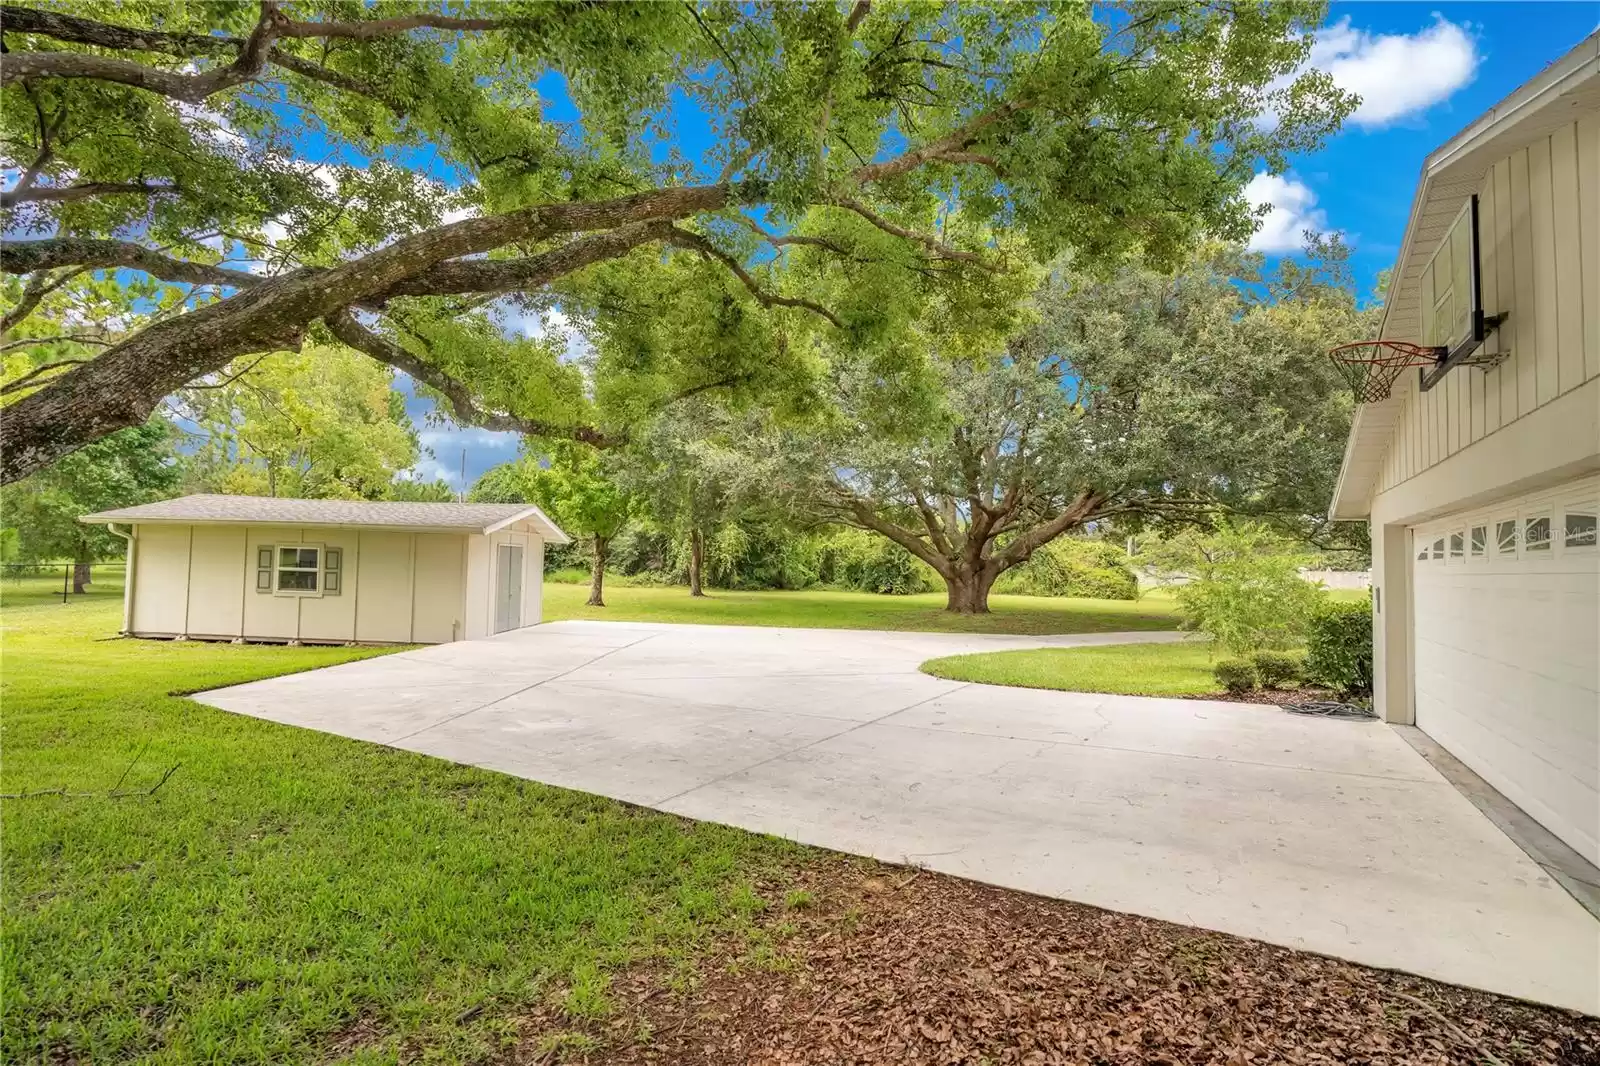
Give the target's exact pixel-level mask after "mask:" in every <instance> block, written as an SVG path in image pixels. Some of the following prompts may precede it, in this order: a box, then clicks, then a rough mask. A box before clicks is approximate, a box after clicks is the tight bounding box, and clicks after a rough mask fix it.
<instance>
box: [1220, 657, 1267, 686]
mask: <svg viewBox="0 0 1600 1066" xmlns="http://www.w3.org/2000/svg"><path fill="white" fill-rule="evenodd" d="M1211 675H1212V676H1213V677H1215V678H1216V679H1217V684H1219V685H1221V686H1222V687H1223V688H1225V689H1227V690H1228V691H1229V692H1234V693H1238V692H1249V691H1250V690H1251V689H1253V688H1255V687H1256V668H1255V667H1254V666H1252V665H1251V664H1250V661H1249V660H1248V659H1223V660H1222V661H1220V662H1219V663H1217V665H1216V666H1213V667H1212V668H1211Z"/></svg>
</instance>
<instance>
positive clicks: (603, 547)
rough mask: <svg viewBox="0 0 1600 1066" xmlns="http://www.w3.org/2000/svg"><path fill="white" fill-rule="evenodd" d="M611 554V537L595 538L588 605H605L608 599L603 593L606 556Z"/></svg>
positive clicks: (590, 566) (590, 569)
mask: <svg viewBox="0 0 1600 1066" xmlns="http://www.w3.org/2000/svg"><path fill="white" fill-rule="evenodd" d="M610 554H611V538H610V537H596V538H594V561H593V562H591V563H590V564H589V599H588V601H587V606H589V607H604V606H605V605H606V601H605V599H604V598H603V596H602V595H601V594H602V593H603V592H604V591H605V584H606V557H607V556H609V555H610Z"/></svg>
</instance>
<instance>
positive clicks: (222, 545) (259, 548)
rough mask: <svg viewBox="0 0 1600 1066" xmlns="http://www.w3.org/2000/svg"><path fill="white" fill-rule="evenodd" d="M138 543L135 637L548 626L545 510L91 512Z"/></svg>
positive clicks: (233, 503)
mask: <svg viewBox="0 0 1600 1066" xmlns="http://www.w3.org/2000/svg"><path fill="white" fill-rule="evenodd" d="M82 521H84V522H98V523H104V524H105V525H106V526H107V527H109V528H110V530H111V531H112V532H113V533H116V534H117V535H119V536H121V537H124V538H125V539H126V540H127V542H128V580H127V588H126V591H125V593H124V602H123V617H122V628H123V631H124V632H125V633H128V634H129V635H131V636H136V637H191V638H195V639H201V640H236V639H243V640H261V641H299V642H301V643H308V644H309V643H318V644H344V643H350V642H356V643H362V644H389V643H416V644H442V643H444V642H446V641H451V640H470V639H472V638H474V637H483V636H489V635H490V634H493V633H501V632H504V631H505V630H508V629H516V628H518V627H520V626H528V625H534V624H536V623H538V621H539V605H540V593H541V590H542V588H543V574H544V546H545V544H546V543H547V542H548V543H552V544H565V543H566V542H567V537H566V535H565V534H564V533H562V532H561V530H559V529H557V528H556V526H555V524H554V523H553V522H551V521H550V519H548V518H546V517H545V515H544V513H543V512H542V511H540V510H539V508H537V507H530V506H528V505H526V504H488V503H389V502H383V503H373V502H369V501H365V500H285V499H276V498H267V497H259V496H211V495H200V496H185V497H182V498H181V499H176V500H163V501H161V502H160V503H147V504H142V505H140V506H138V507H124V508H122V509H120V510H115V511H102V512H100V513H99V514H92V515H85V516H84V517H83V519H82Z"/></svg>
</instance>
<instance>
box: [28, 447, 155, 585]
mask: <svg viewBox="0 0 1600 1066" xmlns="http://www.w3.org/2000/svg"><path fill="white" fill-rule="evenodd" d="M176 437H177V432H176V430H175V429H174V427H173V426H172V424H171V423H169V422H167V421H166V420H165V419H163V418H152V419H151V420H150V421H149V422H146V423H145V424H144V425H142V426H135V427H134V428H133V429H125V430H122V431H121V432H119V433H113V434H112V435H111V436H109V437H105V438H103V439H101V440H98V441H95V442H94V443H93V444H91V445H88V446H87V447H85V448H82V449H80V450H78V451H76V452H74V453H73V454H71V455H69V456H67V457H66V458H64V459H63V460H62V461H61V462H59V463H57V464H55V465H54V466H52V467H51V468H50V469H48V470H44V471H41V472H40V473H38V474H35V475H34V476H32V477H30V478H26V479H24V480H22V481H19V482H17V483H16V484H14V485H8V486H6V488H5V489H4V490H3V491H0V509H3V511H4V515H3V521H4V524H5V525H6V526H9V527H12V528H13V529H14V530H15V534H14V535H15V537H16V557H17V558H18V559H22V560H26V561H38V560H44V559H58V558H66V559H70V560H72V562H73V564H74V566H73V570H72V591H73V592H77V593H81V592H83V591H84V586H86V585H88V584H89V583H90V576H91V565H92V564H93V563H94V562H95V560H97V559H101V558H105V557H106V556H109V555H114V554H118V553H120V552H121V551H122V549H123V548H124V546H125V542H124V541H123V540H122V539H121V538H119V537H117V536H116V535H115V534H113V533H110V532H108V531H107V530H106V527H104V526H89V525H84V524H83V523H82V522H79V521H78V518H79V516H80V515H85V514H90V513H92V512H94V511H107V510H110V509H112V508H114V507H131V506H133V505H134V504H139V503H148V502H150V501H151V500H159V499H165V498H166V497H168V496H171V495H173V494H174V493H175V492H176V490H177V487H178V483H179V480H180V478H181V476H182V474H181V470H180V467H179V465H178V462H177V459H176V457H175V456H174V454H173V443H174V440H175V439H176Z"/></svg>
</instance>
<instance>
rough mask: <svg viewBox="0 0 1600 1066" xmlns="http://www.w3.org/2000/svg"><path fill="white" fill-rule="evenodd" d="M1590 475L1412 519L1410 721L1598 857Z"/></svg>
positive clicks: (1594, 482) (1599, 714) (1597, 628)
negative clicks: (1413, 714)
mask: <svg viewBox="0 0 1600 1066" xmlns="http://www.w3.org/2000/svg"><path fill="white" fill-rule="evenodd" d="M1597 513H1600V479H1592V478H1591V479H1587V480H1584V481H1580V482H1574V483H1570V484H1568V485H1565V486H1563V487H1562V488H1560V489H1554V490H1550V491H1546V492H1540V493H1536V494H1533V495H1530V496H1526V497H1522V498H1520V499H1515V500H1510V501H1507V502H1505V503H1502V504H1499V505H1496V506H1494V507H1489V508H1485V509H1482V510H1476V511H1468V512H1463V513H1461V514H1457V515H1452V516H1451V517H1449V518H1442V519H1438V520H1435V521H1432V522H1428V523H1426V524H1424V525H1419V526H1415V527H1413V529H1412V531H1411V533H1412V559H1413V563H1412V565H1413V568H1414V571H1413V572H1414V575H1415V583H1414V586H1413V587H1414V588H1415V602H1416V630H1415V633H1414V642H1415V643H1414V650H1415V656H1416V685H1417V689H1416V705H1417V725H1418V726H1419V727H1421V729H1422V730H1423V731H1424V732H1426V733H1428V734H1429V735H1430V736H1432V737H1433V738H1434V739H1435V740H1437V741H1439V743H1441V744H1443V745H1444V746H1445V747H1446V748H1449V749H1450V750H1451V751H1452V752H1454V753H1455V755H1456V757H1457V758H1459V759H1460V760H1461V761H1462V762H1464V763H1466V764H1467V765H1468V766H1470V767H1472V769H1474V770H1476V771H1477V772H1478V773H1479V774H1480V775H1481V776H1482V777H1483V778H1484V779H1485V780H1487V781H1488V782H1489V783H1490V784H1492V785H1493V786H1494V787H1495V788H1497V789H1499V790H1500V791H1501V792H1503V793H1504V794H1505V795H1506V796H1508V797H1509V798H1510V799H1511V800H1512V801H1513V802H1515V803H1516V804H1517V805H1518V806H1520V807H1521V808H1522V809H1523V810H1525V811H1527V812H1528V813H1529V814H1530V815H1532V816H1533V817H1534V818H1536V819H1538V820H1539V821H1540V822H1541V823H1542V824H1543V825H1545V826H1546V827H1547V828H1549V829H1550V831H1551V832H1553V833H1555V834H1556V835H1557V836H1559V837H1560V838H1561V839H1562V840H1565V841H1566V842H1567V843H1568V844H1570V845H1572V847H1573V848H1574V849H1576V850H1577V851H1578V853H1579V854H1581V855H1583V856H1584V857H1585V858H1587V859H1588V860H1589V861H1590V862H1592V863H1596V864H1597V865H1600V549H1597V547H1596V515H1597Z"/></svg>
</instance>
